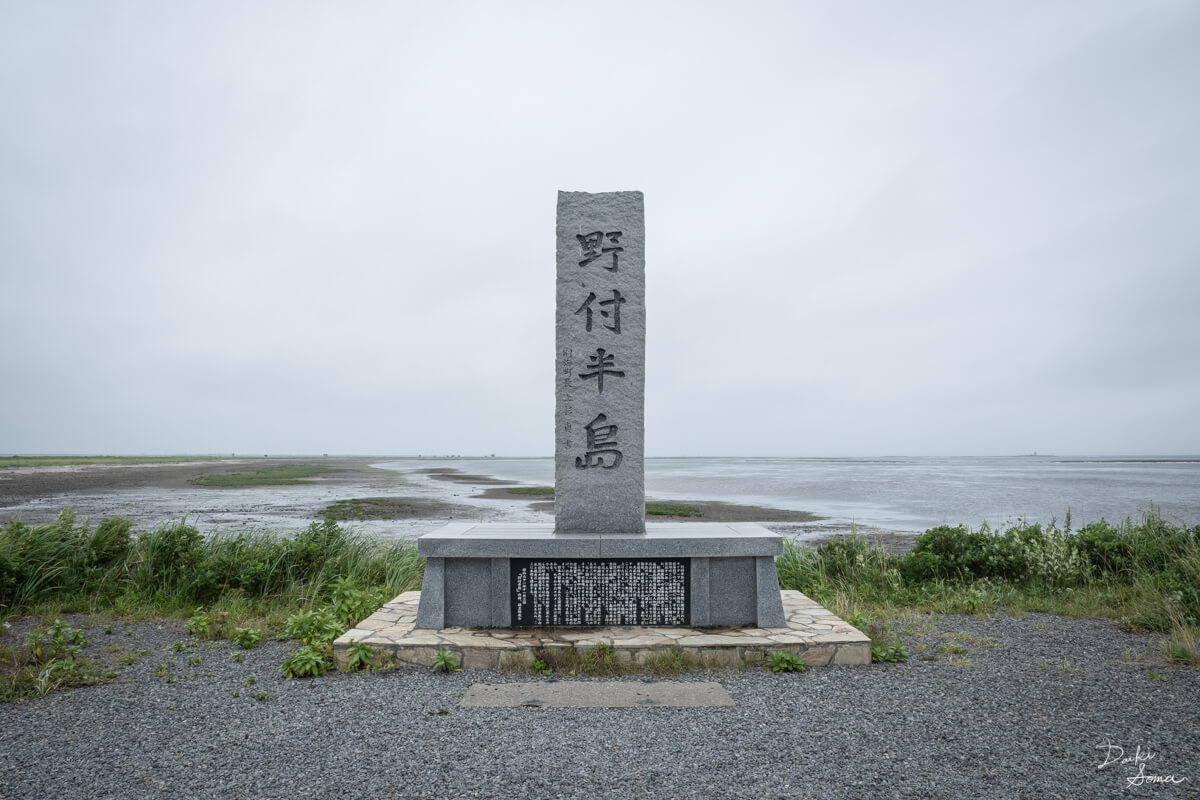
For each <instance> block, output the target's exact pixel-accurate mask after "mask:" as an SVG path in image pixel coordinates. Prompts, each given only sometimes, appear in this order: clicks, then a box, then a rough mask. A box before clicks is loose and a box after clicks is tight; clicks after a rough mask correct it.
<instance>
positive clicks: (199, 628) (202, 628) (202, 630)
mask: <svg viewBox="0 0 1200 800" xmlns="http://www.w3.org/2000/svg"><path fill="white" fill-rule="evenodd" d="M184 627H185V628H187V629H188V632H190V633H193V634H195V635H196V636H207V635H208V632H209V629H210V628H211V627H212V619H210V618H209V616H208V612H207V611H205V610H204V609H203V608H197V609H196V610H195V612H193V614H192V616H191V618H190V619H188V621H187V622H185V623H184Z"/></svg>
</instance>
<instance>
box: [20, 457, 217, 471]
mask: <svg viewBox="0 0 1200 800" xmlns="http://www.w3.org/2000/svg"><path fill="white" fill-rule="evenodd" d="M219 460H220V459H219V458H218V457H216V456H0V469H7V468H9V467H70V466H79V465H88V464H175V463H179V462H184V461H219Z"/></svg>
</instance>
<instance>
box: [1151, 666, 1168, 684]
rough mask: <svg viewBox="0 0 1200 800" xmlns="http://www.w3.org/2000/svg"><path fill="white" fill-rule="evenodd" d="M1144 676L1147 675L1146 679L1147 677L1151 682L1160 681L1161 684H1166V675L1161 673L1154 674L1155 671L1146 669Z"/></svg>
mask: <svg viewBox="0 0 1200 800" xmlns="http://www.w3.org/2000/svg"><path fill="white" fill-rule="evenodd" d="M1146 675H1147V676H1148V677H1149V678H1150V679H1151V680H1155V681H1162V682H1163V683H1166V682H1167V676H1166V675H1163V674H1162V673H1161V672H1155V671H1154V670H1152V669H1148V670H1146Z"/></svg>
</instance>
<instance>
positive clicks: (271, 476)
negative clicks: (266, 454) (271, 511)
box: [191, 464, 340, 486]
mask: <svg viewBox="0 0 1200 800" xmlns="http://www.w3.org/2000/svg"><path fill="white" fill-rule="evenodd" d="M339 471H340V470H336V469H333V468H331V467H318V466H314V465H312V464H283V465H281V466H277V467H267V468H265V469H259V470H254V471H253V472H224V473H214V474H211V475H201V476H200V477H198V478H193V479H192V481H191V482H192V483H193V484H195V485H196V486H291V485H294V484H298V483H303V482H304V479H305V478H314V477H316V476H317V475H322V474H324V473H327V472H339Z"/></svg>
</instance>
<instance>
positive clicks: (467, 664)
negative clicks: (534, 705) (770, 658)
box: [333, 591, 871, 669]
mask: <svg viewBox="0 0 1200 800" xmlns="http://www.w3.org/2000/svg"><path fill="white" fill-rule="evenodd" d="M780 600H781V602H782V605H783V610H784V616H785V618H786V622H787V624H786V626H784V627H778V628H757V627H721V628H688V627H644V628H636V627H610V628H565V627H564V628H511V629H505V628H464V627H451V628H444V629H441V630H433V629H430V628H418V627H416V621H417V608H418V606H419V605H420V602H421V593H420V592H405V593H404V594H402V595H400V596H399V597H397V598H396V599H394V600H392V601H391V602H390V603H387V604H386V605H384V606H383V608H381V609H379V610H378V611H376V612H375V613H374V614H372V615H371V616H369V617H367V618H366V619H364V620H363V621H362V622H360V623H358V625H357V626H356V627H354V628H352V629H351V630H349V631H347V632H346V633H345V634H343V635H342V636H341V637H339V638H338V640H337V641H336V642H334V644H333V649H334V654H335V655H336V656H337V660H338V664H339V665H341V666H345V665H346V649H347V648H348V647H349V646H350V644H351V643H353V642H359V643H362V644H367V645H370V646H371V647H373V648H375V649H376V650H379V651H382V652H384V653H388V654H391V655H392V656H394V657H395V659H396V664H397V665H398V666H414V667H430V666H432V665H433V659H434V656H435V655H436V654H437V652H438V650H439V649H441V648H445V649H446V650H449V651H451V652H453V653H454V654H455V655H456V656H458V658H459V661H460V663H461V664H462V666H463V667H464V668H466V669H504V668H510V669H512V668H521V667H525V666H528V665H530V664H531V663H532V662H533V661H534V659H535V658H537V656H536V655H534V651H535V650H538V649H541V648H545V649H552V648H570V647H577V648H580V649H587V648H589V647H595V646H597V645H601V644H603V645H608V646H610V647H612V648H613V649H614V650H615V651H616V655H617V657H618V658H624V659H629V660H632V661H636V662H638V663H645V662H646V661H648V660H650V659H652V658H654V657H655V656H659V655H662V654H664V653H669V652H673V651H677V650H682V651H684V652H686V653H689V654H691V655H693V656H698V657H701V658H703V659H704V662H705V663H706V664H707V665H709V666H714V667H739V666H752V665H756V664H759V663H760V662H761V661H762V659H763V657H764V656H765V654H766V653H768V652H770V651H772V650H781V651H784V652H788V653H795V654H796V655H798V656H799V657H800V658H802V659H804V661H805V663H806V664H808V665H809V666H823V665H828V664H870V663H871V640H870V639H869V638H867V636H866V634H864V633H863V632H862V631H860V630H858V629H857V628H854V627H853V626H851V625H849V624H847V623H846V622H844V621H842V620H841V619H840V618H839V617H837V616H835V615H834V614H833V613H832V612H830V611H827V610H826V609H824V608H822V607H821V606H819V605H817V603H815V602H813V601H812V600H810V599H809V598H808V597H806V596H805V595H803V594H801V593H800V592H795V591H782V592H780Z"/></svg>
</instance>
